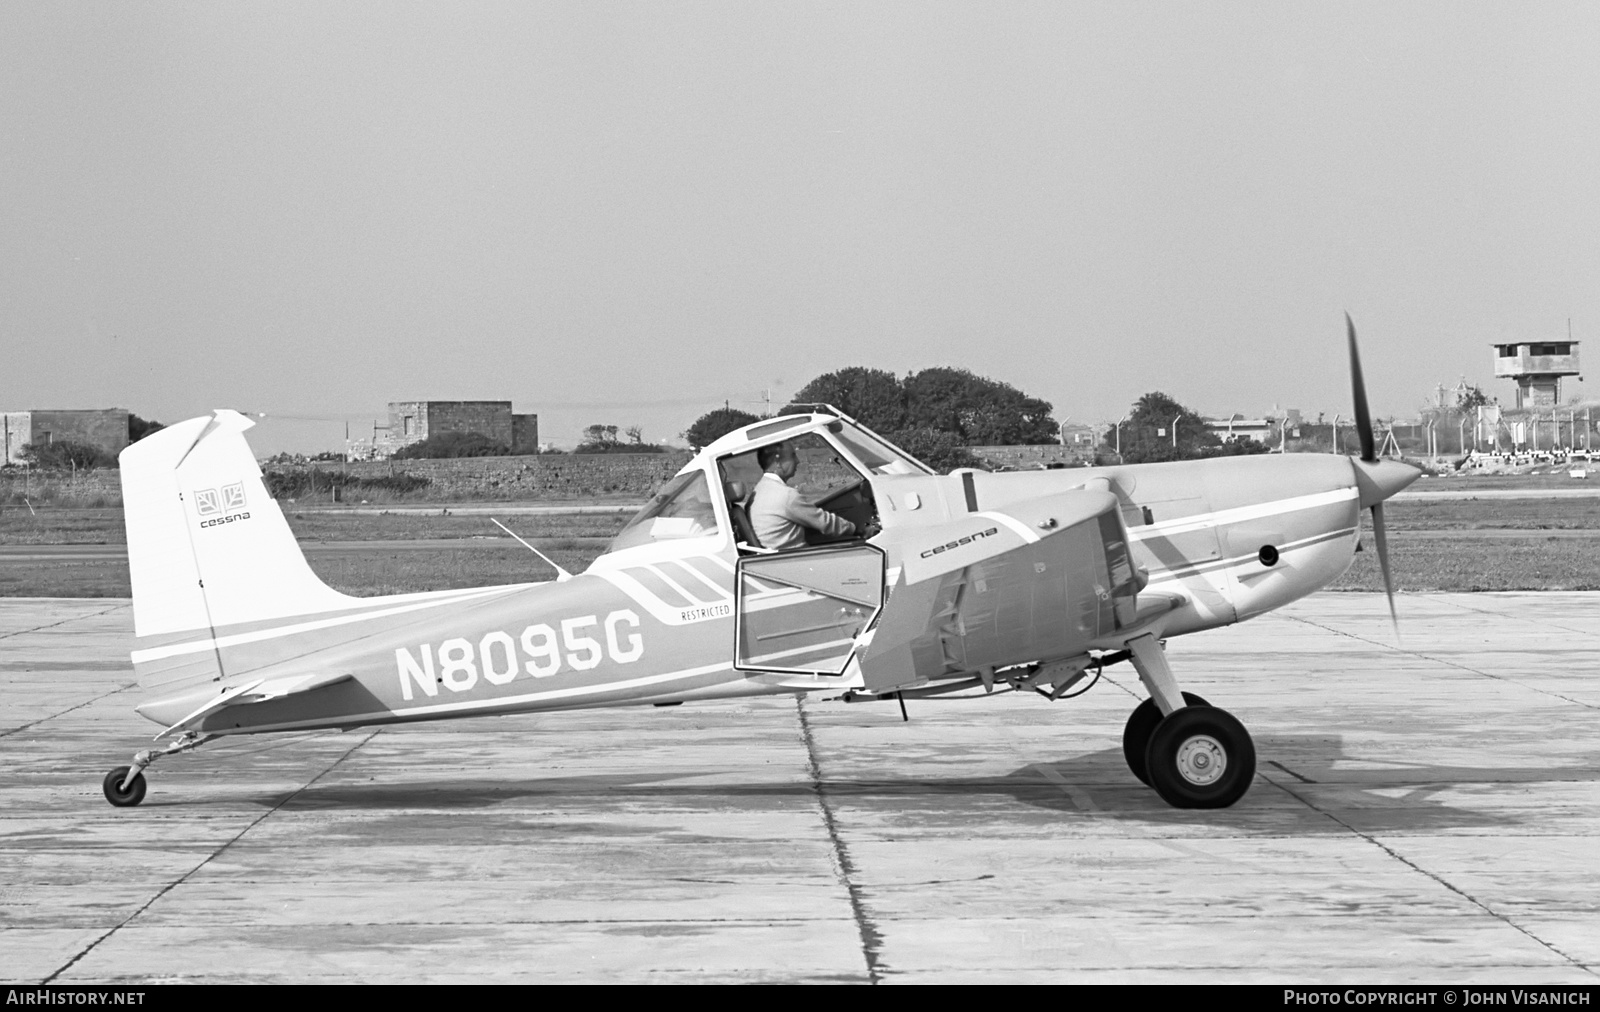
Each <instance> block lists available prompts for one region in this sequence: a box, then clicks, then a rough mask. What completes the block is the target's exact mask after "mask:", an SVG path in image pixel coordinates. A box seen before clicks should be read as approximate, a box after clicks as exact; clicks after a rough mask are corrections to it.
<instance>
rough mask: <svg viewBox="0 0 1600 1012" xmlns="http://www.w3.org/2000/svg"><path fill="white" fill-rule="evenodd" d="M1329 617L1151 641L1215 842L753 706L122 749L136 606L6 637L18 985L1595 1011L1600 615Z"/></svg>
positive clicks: (1588, 608)
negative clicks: (1240, 741) (1486, 991)
mask: <svg viewBox="0 0 1600 1012" xmlns="http://www.w3.org/2000/svg"><path fill="white" fill-rule="evenodd" d="M1400 615H1401V622H1402V631H1403V634H1404V636H1405V640H1404V643H1403V645H1400V646H1397V645H1396V644H1395V641H1394V637H1393V634H1392V633H1391V632H1390V630H1389V624H1388V617H1387V614H1386V608H1385V606H1384V603H1383V599H1382V598H1381V597H1379V596H1374V595H1364V594H1327V595H1323V596H1320V597H1316V598H1313V599H1311V600H1309V601H1306V602H1302V603H1300V604H1299V605H1296V606H1294V607H1292V608H1290V609H1287V610H1285V611H1282V612H1278V613H1275V614H1273V615H1269V616H1266V617H1264V618H1260V619H1257V620H1255V621H1252V622H1250V623H1248V624H1246V625H1243V626H1239V627H1234V628H1232V629H1228V630H1223V631H1220V632H1215V633H1208V634H1204V635H1201V636H1197V637H1190V638H1187V639H1182V640H1175V641H1173V642H1172V644H1171V647H1170V650H1171V657H1172V660H1173V666H1174V668H1175V670H1176V672H1177V674H1178V677H1179V678H1180V679H1181V680H1182V681H1183V684H1184V686H1185V687H1186V688H1189V689H1191V690H1193V691H1197V692H1199V693H1200V694H1202V695H1204V696H1206V697H1207V698H1209V699H1210V700H1211V701H1212V702H1213V703H1214V704H1216V705H1221V706H1224V707H1226V708H1228V709H1230V710H1232V711H1233V712H1234V713H1235V714H1236V715H1237V716H1238V717H1239V718H1240V719H1241V720H1243V721H1244V723H1245V725H1246V726H1247V727H1249V728H1250V730H1251V731H1252V733H1253V734H1254V736H1255V740H1256V743H1257V747H1258V750H1259V755H1260V772H1259V775H1258V777H1257V781H1256V783H1255V786H1254V788H1253V789H1252V790H1251V792H1250V794H1249V795H1247V796H1246V797H1245V799H1244V800H1243V801H1242V802H1241V803H1240V804H1239V805H1238V806H1236V807H1235V808H1233V809H1230V810H1227V811H1222V812H1182V811H1176V810H1173V809H1170V808H1168V807H1167V806H1165V805H1164V804H1163V803H1162V802H1161V801H1160V800H1159V799H1157V798H1156V796H1155V794H1154V793H1153V792H1151V791H1150V790H1148V789H1147V788H1145V787H1143V786H1141V785H1140V784H1139V783H1138V782H1137V781H1135V780H1134V779H1133V776H1132V775H1131V774H1130V773H1129V772H1128V771H1127V769H1126V768H1125V767H1124V765H1123V760H1122V755H1121V747H1120V736H1121V731H1122V724H1123V721H1124V720H1125V718H1126V716H1127V714H1128V711H1129V710H1130V709H1131V708H1132V706H1133V705H1134V703H1135V701H1136V693H1137V690H1138V683H1137V680H1136V678H1135V677H1134V676H1133V673H1132V672H1131V671H1124V670H1123V669H1121V668H1115V669H1112V673H1111V674H1108V676H1107V678H1106V680H1105V681H1104V682H1102V684H1101V685H1099V686H1098V687H1096V689H1095V690H1094V691H1093V692H1090V693H1089V694H1088V695H1086V696H1084V697H1082V698H1081V699H1078V700H1075V701H1072V702H1061V703H1054V704H1051V703H1046V702H1045V701H1044V700H1042V699H1039V698H1037V697H1024V696H1020V695H1016V696H1006V697H1001V698H994V699H985V700H972V701H966V702H954V701H950V702H932V701H915V700H914V701H911V702H910V703H909V704H908V705H909V710H910V715H911V720H910V722H909V723H902V722H901V720H900V713H899V709H898V708H897V707H895V706H894V705H893V704H866V705H846V704H843V703H837V702H824V701H822V700H819V699H811V700H806V701H804V702H797V701H796V700H794V699H779V700H764V701H760V702H756V703H728V704H718V705H706V706H699V707H693V706H685V707H677V708H672V709H655V708H646V709H642V710H637V709H616V710H599V711H589V712H575V713H565V714H546V715H541V716H532V717H512V718H489V719H478V720H468V721H456V722H448V723H440V724H433V725H418V726H413V727H408V728H391V729H387V730H383V731H379V732H374V731H371V730H360V731H355V732H351V733H348V734H337V733H329V734H317V735H296V736H287V737H282V738H259V739H248V738H246V739H238V740H235V741H231V742H221V743H216V744H214V745H212V746H207V747H206V748H204V749H202V750H200V751H199V752H197V753H194V754H192V755H187V756H180V757H176V758H173V759H169V760H163V762H162V763H159V764H157V766H156V767H155V769H154V770H153V775H152V777H151V785H150V796H149V798H148V800H146V802H145V803H144V805H143V806H141V807H139V808H136V809H128V810H115V809H112V808H111V807H109V806H108V805H107V804H106V803H105V801H104V800H103V799H102V798H101V796H100V789H99V783H100V778H101V776H102V775H103V774H104V772H105V771H106V770H107V769H109V768H110V767H111V766H113V765H117V764H121V763H125V762H127V760H128V757H129V756H130V755H131V754H132V753H133V752H134V751H135V750H136V749H138V748H141V747H144V745H145V743H146V742H147V741H148V738H149V735H150V733H152V732H153V730H154V727H153V725H147V724H146V723H145V722H144V721H142V720H141V719H139V718H138V717H137V716H135V715H134V714H133V713H132V709H131V708H132V705H133V704H134V702H135V701H136V699H137V691H136V690H133V689H131V688H130V685H131V678H130V676H129V672H128V670H127V664H126V660H127V650H128V648H129V645H130V641H131V616H130V611H129V606H128V603H127V602H126V601H83V600H7V601H0V687H3V689H4V692H5V697H4V698H5V706H4V708H3V710H0V764H3V765H0V768H3V769H4V770H5V774H4V776H0V979H5V980H10V981H24V982H40V981H54V982H60V983H68V982H113V981H127V982H135V981H243V982H257V981H263V982H264V981H381V982H393V981H529V982H532V981H540V982H542V981H563V980H569V981H643V980H660V981H671V980H726V981H869V980H878V981H882V982H885V983H892V982H898V981H931V980H948V981H1006V982H1012V981H1027V980H1039V981H1272V982H1283V981H1295V982H1300V983H1338V982H1361V983H1370V982H1375V981H1380V982H1400V981H1428V982H1454V983H1468V982H1473V981H1482V982H1490V981H1492V982H1502V983H1503V982H1517V981H1529V982H1561V981H1573V982H1587V983H1593V982H1594V981H1595V979H1596V976H1595V972H1594V970H1593V969H1592V968H1595V967H1597V966H1600V931H1596V929H1595V926H1596V924H1597V923H1600V918H1597V912H1600V787H1597V785H1596V781H1597V779H1600V758H1597V754H1596V739H1595V735H1594V728H1595V726H1596V717H1597V708H1600V683H1597V681H1596V679H1595V678H1594V677H1593V675H1592V670H1593V666H1592V658H1593V656H1594V648H1595V646H1596V645H1597V644H1600V595H1597V594H1578V593H1550V594H1478V595H1416V596H1411V595H1408V596H1404V597H1402V598H1401V600H1400Z"/></svg>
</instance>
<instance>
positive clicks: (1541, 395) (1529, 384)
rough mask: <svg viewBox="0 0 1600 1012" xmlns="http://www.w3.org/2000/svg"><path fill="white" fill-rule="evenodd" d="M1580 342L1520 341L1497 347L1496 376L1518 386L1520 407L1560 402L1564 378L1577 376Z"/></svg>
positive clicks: (1495, 347) (1495, 353)
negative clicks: (1511, 381)
mask: <svg viewBox="0 0 1600 1012" xmlns="http://www.w3.org/2000/svg"><path fill="white" fill-rule="evenodd" d="M1580 371H1581V370H1580V369H1579V368H1578V342H1577V341H1571V340H1568V341H1519V342H1517V343H1516V344H1497V345H1495V346H1494V374H1495V375H1496V376H1503V377H1505V378H1506V379H1509V380H1513V381H1514V382H1515V383H1516V384H1517V407H1518V408H1548V407H1552V406H1554V405H1556V404H1560V403H1561V377H1563V376H1577V375H1578V373H1579V372H1580Z"/></svg>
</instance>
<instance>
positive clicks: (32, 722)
mask: <svg viewBox="0 0 1600 1012" xmlns="http://www.w3.org/2000/svg"><path fill="white" fill-rule="evenodd" d="M122 606H123V605H122V603H121V602H120V601H119V602H118V603H117V604H114V605H112V606H111V607H109V608H106V609H105V610H103V611H97V612H93V613H91V614H88V615H74V616H72V617H71V618H64V619H62V620H61V621H60V622H50V623H47V624H45V625H41V626H35V627H33V628H32V629H22V630H19V631H17V632H14V633H6V634H5V635H3V636H0V639H9V638H10V637H12V636H22V635H25V634H27V633H31V632H38V631H39V630H41V629H53V628H55V627H56V626H58V625H65V624H67V623H68V622H77V621H79V620H81V619H86V618H97V617H99V616H101V615H106V614H109V613H111V612H113V611H116V610H117V609H118V608H121V607H122ZM137 684H138V683H137V682H124V683H123V684H121V685H119V686H117V687H116V688H115V689H112V690H111V691H110V692H102V693H100V695H98V696H94V697H93V698H90V699H85V700H84V701H83V702H81V703H77V704H75V705H73V706H69V707H67V708H66V709H65V710H62V711H60V712H58V713H52V714H50V715H49V716H48V717H40V718H39V719H38V720H30V721H28V723H26V724H19V725H17V726H16V727H13V728H8V729H6V730H4V731H0V738H9V737H10V736H12V735H14V734H21V733H22V732H23V731H26V730H27V729H28V728H30V727H38V726H39V725H40V724H43V723H45V722H46V721H51V720H55V719H56V718H57V717H64V716H66V715H67V714H69V713H71V712H72V711H73V710H81V709H83V708H84V707H85V706H88V705H89V704H90V703H97V702H99V701H100V700H102V699H105V698H106V697H107V696H115V695H116V694H117V693H119V692H126V691H128V690H129V689H131V688H133V687H134V686H135V685H137Z"/></svg>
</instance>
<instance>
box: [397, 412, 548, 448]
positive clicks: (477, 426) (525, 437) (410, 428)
mask: <svg viewBox="0 0 1600 1012" xmlns="http://www.w3.org/2000/svg"><path fill="white" fill-rule="evenodd" d="M445 432H461V433H466V432H476V433H478V434H479V435H481V436H487V437H488V438H489V439H492V440H494V441H495V442H497V443H504V444H505V445H507V446H509V447H511V452H512V453H538V452H539V416H538V415H519V414H515V413H513V412H512V410H511V402H510V401H390V402H389V427H388V429H387V430H382V429H380V430H379V432H378V433H377V436H376V439H375V440H374V448H375V449H376V451H377V452H378V454H379V455H381V456H388V455H390V454H392V453H394V452H395V451H396V450H399V449H400V448H401V447H405V446H410V445H411V444H412V443H419V442H421V441H422V440H424V439H427V438H428V437H429V436H437V435H439V434H441V433H445Z"/></svg>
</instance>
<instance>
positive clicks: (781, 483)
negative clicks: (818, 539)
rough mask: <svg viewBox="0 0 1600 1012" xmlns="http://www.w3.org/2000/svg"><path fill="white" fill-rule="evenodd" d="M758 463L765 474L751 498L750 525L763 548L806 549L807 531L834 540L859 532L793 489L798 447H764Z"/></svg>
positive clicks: (779, 444)
mask: <svg viewBox="0 0 1600 1012" xmlns="http://www.w3.org/2000/svg"><path fill="white" fill-rule="evenodd" d="M756 463H757V464H759V465H761V470H762V471H763V472H764V473H763V474H762V475H761V480H760V481H758V482H756V490H755V494H754V496H752V497H751V499H750V525H751V526H752V527H754V528H755V531H756V537H757V538H758V539H759V540H760V541H761V547H763V548H772V549H776V550H777V551H780V552H786V551H788V550H789V549H791V548H804V547H805V546H806V534H805V528H810V529H811V530H814V531H816V532H817V533H819V534H823V535H826V536H828V537H834V538H839V537H845V536H846V535H850V534H854V533H855V532H856V525H855V524H853V523H851V522H850V521H848V520H846V519H845V518H844V517H841V516H839V515H838V514H836V513H829V512H828V511H827V510H825V509H822V508H821V507H818V506H813V505H811V504H810V503H808V502H806V501H805V500H804V499H801V498H800V493H799V492H796V491H795V490H794V489H792V488H790V487H789V479H790V478H793V477H794V474H795V472H796V471H797V470H799V469H800V461H799V459H798V458H797V457H796V456H795V453H794V444H792V443H778V444H776V445H773V446H763V447H762V448H761V449H759V450H757V451H756Z"/></svg>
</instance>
